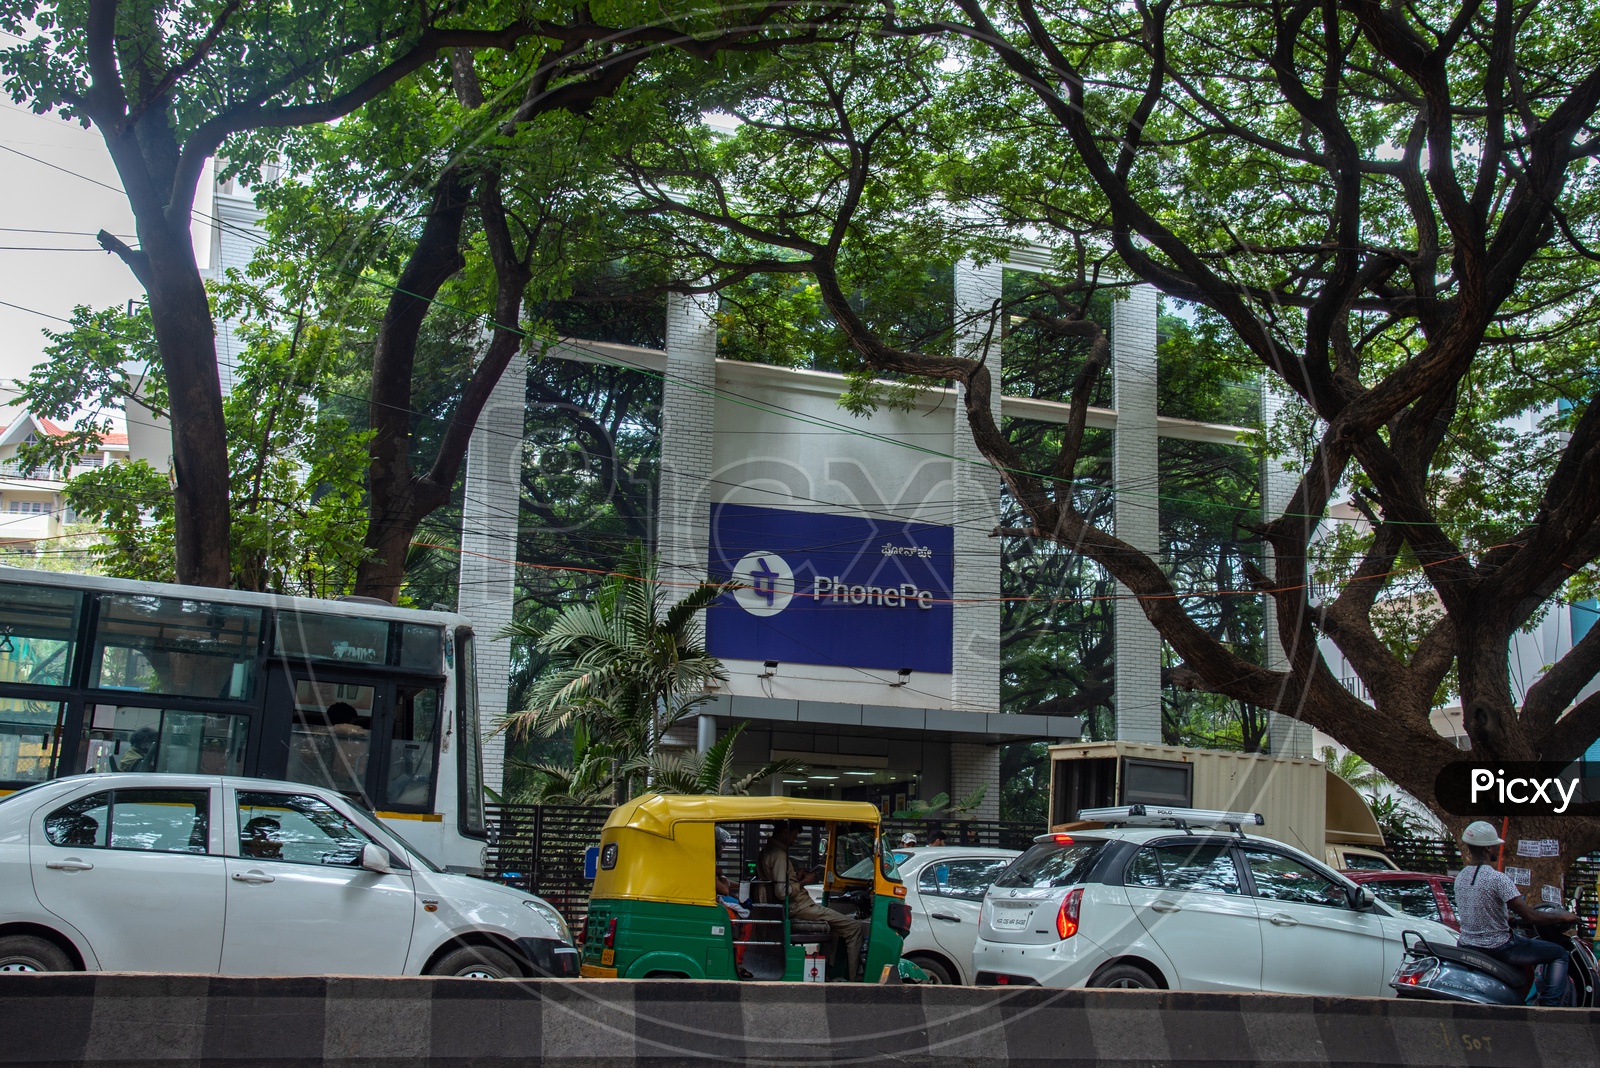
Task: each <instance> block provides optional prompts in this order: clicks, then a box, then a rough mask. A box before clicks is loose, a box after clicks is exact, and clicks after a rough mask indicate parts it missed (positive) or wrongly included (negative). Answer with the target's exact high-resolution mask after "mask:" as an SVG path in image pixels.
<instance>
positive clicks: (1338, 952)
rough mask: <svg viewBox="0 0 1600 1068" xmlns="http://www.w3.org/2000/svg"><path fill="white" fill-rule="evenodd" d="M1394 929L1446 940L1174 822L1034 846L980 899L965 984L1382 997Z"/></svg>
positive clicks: (1077, 834)
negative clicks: (969, 978)
mask: <svg viewBox="0 0 1600 1068" xmlns="http://www.w3.org/2000/svg"><path fill="white" fill-rule="evenodd" d="M1171 811H1174V812H1177V813H1179V814H1180V816H1181V814H1182V813H1183V812H1184V811H1185V810H1171ZM1093 818H1098V817H1093ZM1406 930H1412V931H1417V932H1419V933H1420V934H1422V935H1423V937H1425V938H1427V939H1428V940H1429V941H1434V940H1438V941H1441V942H1443V943H1445V944H1448V945H1454V944H1455V932H1454V931H1452V930H1450V929H1449V928H1448V927H1445V926H1444V925H1443V924H1437V923H1431V922H1430V921H1428V920H1425V919H1419V918H1417V917H1414V916H1405V915H1401V914H1398V913H1396V912H1395V911H1393V910H1392V909H1390V908H1389V907H1388V906H1386V905H1384V904H1382V903H1381V902H1378V901H1376V900H1374V898H1373V896H1372V894H1371V892H1370V891H1367V890H1364V889H1362V888H1360V887H1358V886H1356V884H1354V883H1352V882H1351V881H1350V880H1349V879H1346V878H1345V877H1344V876H1342V875H1339V874H1337V873H1335V872H1334V871H1332V870H1331V869H1329V868H1326V867H1324V866H1323V865H1322V864H1320V863H1318V862H1317V861H1315V860H1313V859H1312V858H1311V857H1309V856H1308V855H1306V854H1305V853H1302V852H1300V851H1299V850H1297V849H1293V848H1291V847H1290V846H1287V845H1284V844H1282V843H1280V842H1276V841H1273V840H1271V839H1267V838H1252V837H1247V836H1245V835H1243V834H1239V833H1228V832H1225V831H1213V830H1199V829H1194V828H1193V827H1191V826H1189V825H1186V824H1184V823H1183V822H1182V821H1181V820H1180V822H1179V823H1178V824H1176V825H1174V824H1171V823H1169V824H1168V825H1167V826H1121V827H1106V828H1104V829H1095V830H1083V831H1073V832H1071V833H1067V834H1051V835H1043V836H1041V837H1039V838H1037V839H1035V841H1034V844H1033V846H1032V848H1030V849H1029V850H1028V851H1027V852H1026V853H1024V854H1022V856H1020V857H1018V858H1017V859H1016V860H1015V861H1013V862H1012V863H1011V865H1010V866H1009V867H1008V868H1006V870H1005V871H1003V872H1001V873H1000V874H999V875H998V876H997V878H996V879H995V883H994V885H993V887H991V888H990V890H989V892H988V894H987V895H986V897H985V899H984V902H983V913H982V920H981V922H980V924H979V932H978V933H979V937H978V940H977V944H976V946H975V947H974V949H973V968H974V970H975V971H976V972H977V980H976V981H977V983H978V984H979V985H1040V986H1055V987H1081V986H1109V987H1134V988H1139V987H1143V988H1161V989H1175V990H1235V991H1246V990H1255V991H1273V992H1278V993H1286V994H1322V995H1335V996H1338V995H1344V996H1354V997H1390V996H1393V994H1392V991H1391V990H1390V989H1389V986H1388V981H1389V977H1390V976H1391V975H1393V974H1394V972H1395V968H1396V967H1397V966H1398V965H1399V963H1400V959H1401V955H1402V951H1403V947H1402V944H1401V933H1402V932H1403V931H1406Z"/></svg>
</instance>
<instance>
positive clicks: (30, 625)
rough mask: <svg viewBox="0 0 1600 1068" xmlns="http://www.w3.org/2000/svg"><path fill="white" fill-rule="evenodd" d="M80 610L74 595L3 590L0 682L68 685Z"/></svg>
mask: <svg viewBox="0 0 1600 1068" xmlns="http://www.w3.org/2000/svg"><path fill="white" fill-rule="evenodd" d="M82 608H83V594H81V593H79V592H78V591H77V590H53V589H49V588H47V587H44V586H12V585H8V586H7V587H6V595H5V598H4V600H3V602H0V683H6V682H23V683H28V684H30V685H33V686H65V685H66V684H67V683H68V682H70V681H71V680H72V654H73V647H74V646H75V645H76V644H77V638H78V616H79V614H80V613H81V611H82Z"/></svg>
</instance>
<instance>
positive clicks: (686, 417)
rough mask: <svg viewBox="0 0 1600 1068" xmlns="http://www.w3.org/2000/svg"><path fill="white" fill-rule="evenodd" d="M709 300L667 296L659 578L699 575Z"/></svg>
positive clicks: (710, 392) (713, 331)
mask: <svg viewBox="0 0 1600 1068" xmlns="http://www.w3.org/2000/svg"><path fill="white" fill-rule="evenodd" d="M715 300H716V297H715V296H692V297H691V296H682V295H679V294H672V295H670V296H668V297H667V379H666V383H665V385H664V387H663V389H662V399H661V500H660V505H659V507H658V509H657V516H658V518H659V520H660V524H659V527H658V533H657V535H656V552H657V555H658V556H659V558H660V575H661V578H662V579H663V580H665V581H667V582H675V583H685V582H688V583H693V582H701V581H703V580H704V579H705V577H706V559H707V551H706V546H707V539H708V537H709V530H710V524H711V482H710V479H711V450H712V435H713V432H714V431H715V429H716V395H715V390H716V386H717V324H716V320H715V319H714V318H712V312H713V310H714V308H715V303H714V302H715ZM683 592H687V591H686V590H685V591H683ZM673 599H674V600H676V598H673Z"/></svg>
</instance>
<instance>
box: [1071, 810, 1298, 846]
mask: <svg viewBox="0 0 1600 1068" xmlns="http://www.w3.org/2000/svg"><path fill="white" fill-rule="evenodd" d="M1078 819H1080V820H1094V821H1095V822H1097V823H1104V824H1106V825H1107V826H1116V825H1119V824H1120V825H1122V826H1125V827H1177V828H1179V829H1181V830H1185V831H1187V830H1189V829H1190V828H1191V827H1228V828H1231V829H1232V830H1233V832H1234V833H1235V834H1237V835H1239V836H1240V837H1241V838H1242V837H1244V828H1245V827H1262V826H1265V825H1266V822H1267V820H1266V817H1264V816H1262V815H1261V813H1259V812H1228V811H1226V810H1224V809H1216V808H1174V807H1172V806H1170V805H1115V806H1112V807H1110V808H1080V809H1079V810H1078Z"/></svg>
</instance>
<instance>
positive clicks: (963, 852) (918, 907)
mask: <svg viewBox="0 0 1600 1068" xmlns="http://www.w3.org/2000/svg"><path fill="white" fill-rule="evenodd" d="M1018 855H1019V854H1018V853H1017V851H1016V850H1015V849H987V848H984V847H982V846H930V847H928V848H926V849H914V850H896V851H895V859H896V860H897V861H898V862H899V866H900V878H901V879H902V880H904V881H905V884H906V904H907V905H910V906H911V916H912V919H911V933H910V934H909V935H907V936H906V939H905V948H904V949H903V950H902V951H901V954H902V955H903V956H904V957H906V958H907V959H908V960H912V961H915V962H916V963H917V965H918V966H919V967H920V968H921V969H922V970H923V971H925V972H927V973H928V978H929V979H930V980H932V981H933V982H935V983H971V982H972V978H973V973H972V946H973V942H974V941H975V940H976V939H977V937H978V912H979V910H980V907H981V906H982V904H983V895H984V893H985V892H986V891H987V890H988V889H989V884H990V883H992V882H994V879H995V876H997V875H999V874H1000V873H1001V872H1002V871H1004V870H1005V867H1006V865H1007V864H1009V863H1011V861H1012V860H1014V859H1015V858H1016V857H1017V856H1018Z"/></svg>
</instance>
